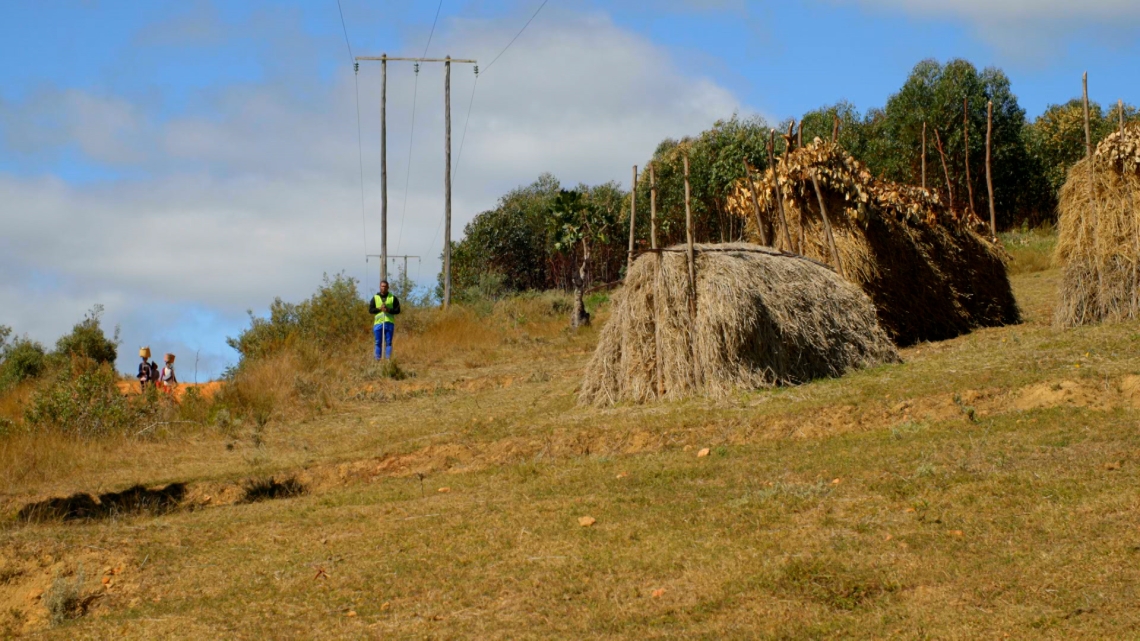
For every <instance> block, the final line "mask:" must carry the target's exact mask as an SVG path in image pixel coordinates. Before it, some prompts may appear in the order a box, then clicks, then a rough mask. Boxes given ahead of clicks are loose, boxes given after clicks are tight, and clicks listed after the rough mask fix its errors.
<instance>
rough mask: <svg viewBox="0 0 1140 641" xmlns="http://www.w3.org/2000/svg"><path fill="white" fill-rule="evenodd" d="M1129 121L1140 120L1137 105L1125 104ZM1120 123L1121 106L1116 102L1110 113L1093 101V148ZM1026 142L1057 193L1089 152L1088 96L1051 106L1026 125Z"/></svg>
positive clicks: (1091, 131) (1090, 103) (1126, 119)
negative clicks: (1086, 149) (1084, 98)
mask: <svg viewBox="0 0 1140 641" xmlns="http://www.w3.org/2000/svg"><path fill="white" fill-rule="evenodd" d="M1124 115H1125V121H1126V122H1129V123H1131V122H1137V121H1140V117H1138V116H1137V111H1136V107H1134V106H1132V105H1129V104H1125V105H1124ZM1119 123H1120V107H1119V106H1118V105H1113V106H1112V108H1111V109H1110V110H1109V112H1108V113H1107V114H1105V113H1104V110H1103V109H1102V108H1101V106H1100V105H1099V104H1097V103H1096V102H1093V101H1090V102H1089V133H1090V134H1091V136H1090V137H1091V138H1092V144H1093V148H1096V145H1097V143H1099V142H1100V141H1101V140H1104V137H1105V136H1107V135H1108V134H1110V133H1112V132H1114V131H1116V129H1117V127H1119V126H1120V125H1119ZM1025 145H1026V148H1027V149H1028V152H1029V154H1030V155H1031V156H1032V157H1033V158H1034V160H1035V162H1037V163H1039V164H1040V165H1041V166H1042V167H1043V168H1044V172H1045V178H1046V180H1047V181H1048V183H1049V187H1050V188H1051V189H1052V190H1053V192H1054V193H1057V192H1059V191H1060V189H1061V186H1062V185H1064V184H1065V177H1066V176H1067V175H1068V173H1069V168H1070V167H1072V166H1073V165H1074V164H1076V162H1077V161H1078V160H1080V159H1081V158H1084V156H1085V115H1084V100H1082V99H1081V98H1073V99H1072V100H1070V101H1068V102H1066V103H1065V104H1061V105H1049V107H1048V108H1047V109H1046V110H1045V112H1044V113H1042V114H1041V115H1040V116H1038V117H1037V119H1036V120H1034V121H1033V124H1031V125H1029V126H1027V127H1026V128H1025Z"/></svg>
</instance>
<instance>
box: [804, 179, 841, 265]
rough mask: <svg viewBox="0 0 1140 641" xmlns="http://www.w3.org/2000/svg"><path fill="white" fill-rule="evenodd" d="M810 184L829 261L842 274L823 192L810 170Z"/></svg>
mask: <svg viewBox="0 0 1140 641" xmlns="http://www.w3.org/2000/svg"><path fill="white" fill-rule="evenodd" d="M811 184H812V186H813V187H815V197H816V198H817V199H819V213H820V215H821V216H822V217H823V231H824V233H825V234H827V244H828V246H829V247H830V248H831V260H832V262H833V263H835V271H836V272H838V273H839V275H840V276H843V277H844V278H846V276H844V274H843V263H842V262H840V260H839V249H838V248H837V247H836V246H835V236H834V235H833V234H832V233H831V221H830V220H828V218H827V205H826V204H824V202H823V192H822V191H820V190H819V180H817V179H816V177H815V170H814V169H813V170H811Z"/></svg>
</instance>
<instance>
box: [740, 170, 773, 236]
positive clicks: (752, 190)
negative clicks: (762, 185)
mask: <svg viewBox="0 0 1140 641" xmlns="http://www.w3.org/2000/svg"><path fill="white" fill-rule="evenodd" d="M741 162H743V163H744V177H745V178H747V179H748V193H749V194H751V195H752V213H753V214H755V216H756V231H757V233H759V234H760V244H761V245H767V244H768V234H767V232H765V231H764V223H763V222H761V221H760V201H758V200H756V181H755V180H753V179H752V170H751V169H749V168H748V161H747V160H741Z"/></svg>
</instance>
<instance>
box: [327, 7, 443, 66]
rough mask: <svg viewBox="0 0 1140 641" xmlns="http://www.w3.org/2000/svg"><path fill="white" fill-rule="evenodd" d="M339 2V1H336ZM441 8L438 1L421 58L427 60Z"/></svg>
mask: <svg viewBox="0 0 1140 641" xmlns="http://www.w3.org/2000/svg"><path fill="white" fill-rule="evenodd" d="M337 2H340V0H337ZM442 8H443V0H439V6H437V7H436V8H435V19H434V20H432V21H431V33H429V34H428V41H427V44H426V45H424V55H422V56H420V57H421V58H427V52H428V47H430V46H431V37H432V36H434V35H435V23H437V22H439V10H440V9H442Z"/></svg>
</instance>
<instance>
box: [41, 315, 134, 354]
mask: <svg viewBox="0 0 1140 641" xmlns="http://www.w3.org/2000/svg"><path fill="white" fill-rule="evenodd" d="M102 316H103V306H102V305H95V306H94V307H92V308H91V311H89V312H87V314H86V315H85V316H84V317H83V320H81V321H80V322H78V323H76V325H75V327H73V328H72V330H71V333H70V334H64V335H63V336H61V337H60V338H59V340H58V341H56V343H55V354H56V355H57V356H62V357H72V356H83V357H86V358H90V359H92V360H94V361H95V362H96V363H111V364H114V362H115V358H117V357H118V350H119V328H117V327H116V328H115V334H114V337H113V338H107V335H106V334H104V333H103V326H102V323H101V319H102Z"/></svg>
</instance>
